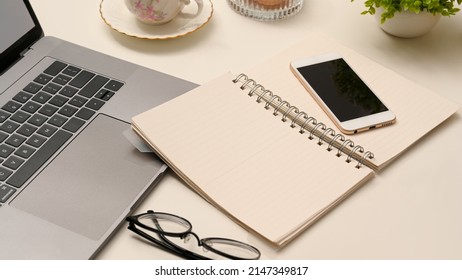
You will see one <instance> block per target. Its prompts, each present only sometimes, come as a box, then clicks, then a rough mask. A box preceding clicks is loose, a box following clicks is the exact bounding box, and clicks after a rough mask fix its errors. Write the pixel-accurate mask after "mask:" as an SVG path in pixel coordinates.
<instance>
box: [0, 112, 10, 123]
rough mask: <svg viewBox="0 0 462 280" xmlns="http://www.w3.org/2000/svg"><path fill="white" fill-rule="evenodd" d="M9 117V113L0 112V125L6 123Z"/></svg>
mask: <svg viewBox="0 0 462 280" xmlns="http://www.w3.org/2000/svg"><path fill="white" fill-rule="evenodd" d="M10 116H11V114H10V113H7V112H5V111H3V110H0V123H3V122H4V121H6V120H7V119H8V118H9V117H10Z"/></svg>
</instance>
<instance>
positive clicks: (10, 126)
mask: <svg viewBox="0 0 462 280" xmlns="http://www.w3.org/2000/svg"><path fill="white" fill-rule="evenodd" d="M18 127H19V124H17V123H14V122H12V121H10V120H8V121H6V122H4V123H3V124H2V125H0V130H3V131H5V132H6V133H12V132H13V131H15V130H16V128H18Z"/></svg>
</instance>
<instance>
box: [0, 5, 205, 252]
mask: <svg viewBox="0 0 462 280" xmlns="http://www.w3.org/2000/svg"><path fill="white" fill-rule="evenodd" d="M195 86H196V85H195V84H193V83H191V82H188V81H185V80H181V79H179V78H176V77H172V76H169V75H166V74H163V73H160V72H157V71H154V70H151V69H147V68H144V67H141V66H139V65H135V64H132V63H129V62H126V61H122V60H120V59H117V58H114V57H110V56H107V55H105V54H102V53H98V52H95V51H92V50H89V49H86V48H84V47H82V46H78V45H75V44H72V43H69V42H66V41H63V40H60V39H58V38H54V37H49V36H44V35H43V31H42V28H41V27H40V24H39V22H38V20H37V18H36V16H35V15H34V13H33V10H32V7H31V5H30V3H29V1H28V0H24V1H22V0H3V1H0V140H1V141H0V228H1V229H2V230H1V232H2V233H1V238H0V259H90V258H94V257H95V255H96V254H97V252H98V251H99V250H100V249H101V248H102V246H103V245H104V244H105V242H107V240H108V239H109V238H110V237H111V235H112V234H113V233H114V231H115V230H116V229H117V228H118V227H119V226H120V225H122V224H123V221H124V218H125V217H126V216H127V215H129V214H130V213H131V211H133V209H134V208H135V207H136V206H137V204H138V203H139V202H140V201H141V200H142V198H143V197H144V196H145V195H146V194H147V193H148V192H149V191H150V190H151V189H152V188H153V187H154V186H155V184H156V183H157V182H158V181H159V180H160V178H161V177H162V174H163V173H164V172H165V170H166V165H165V164H164V163H163V162H162V161H160V160H159V159H158V158H156V157H155V156H154V154H152V153H143V152H141V151H140V150H139V149H138V148H137V147H136V145H133V143H132V142H131V141H129V140H128V139H129V138H130V137H127V136H129V135H130V134H131V133H132V132H131V130H130V125H129V122H130V119H131V117H132V116H134V115H136V114H138V113H141V112H143V111H145V110H148V109H149V108H152V107H154V106H157V105H159V104H161V103H163V102H165V101H167V100H170V99H172V98H174V97H176V96H178V95H180V94H182V93H184V92H186V91H188V90H190V89H192V88H194V87H195Z"/></svg>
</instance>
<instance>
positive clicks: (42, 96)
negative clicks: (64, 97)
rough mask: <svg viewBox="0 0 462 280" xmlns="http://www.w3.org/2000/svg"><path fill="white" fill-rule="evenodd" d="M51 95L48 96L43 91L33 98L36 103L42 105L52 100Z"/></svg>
mask: <svg viewBox="0 0 462 280" xmlns="http://www.w3.org/2000/svg"><path fill="white" fill-rule="evenodd" d="M51 96H52V95H51V94H48V93H46V92H44V91H41V92H39V93H37V94H36V95H35V96H34V97H33V98H32V100H34V101H37V102H38V103H40V104H45V102H47V101H48V100H50V98H51Z"/></svg>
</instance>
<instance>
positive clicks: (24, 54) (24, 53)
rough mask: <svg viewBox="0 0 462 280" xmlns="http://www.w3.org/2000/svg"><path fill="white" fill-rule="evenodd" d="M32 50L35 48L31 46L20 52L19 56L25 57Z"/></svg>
mask: <svg viewBox="0 0 462 280" xmlns="http://www.w3.org/2000/svg"><path fill="white" fill-rule="evenodd" d="M32 50H33V49H32V48H30V47H29V48H27V49H25V50H23V51H22V52H21V53H20V54H19V56H21V57H25V56H26V55H27V54H28V53H29V52H30V51H32Z"/></svg>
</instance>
